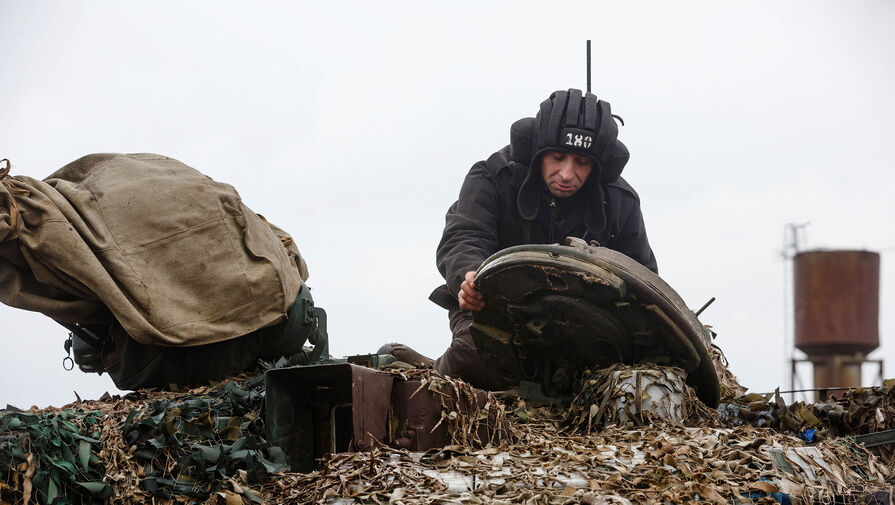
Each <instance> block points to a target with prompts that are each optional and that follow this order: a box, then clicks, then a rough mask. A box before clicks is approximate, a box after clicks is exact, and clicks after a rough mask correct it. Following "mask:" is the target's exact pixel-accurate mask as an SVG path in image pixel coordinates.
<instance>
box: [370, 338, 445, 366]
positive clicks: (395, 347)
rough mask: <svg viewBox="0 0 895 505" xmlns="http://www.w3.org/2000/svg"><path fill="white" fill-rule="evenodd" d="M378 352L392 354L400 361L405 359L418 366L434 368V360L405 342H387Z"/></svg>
mask: <svg viewBox="0 0 895 505" xmlns="http://www.w3.org/2000/svg"><path fill="white" fill-rule="evenodd" d="M376 354H391V355H392V356H394V357H395V359H397V360H398V361H403V362H404V363H407V364H408V365H412V366H415V367H417V368H432V363H433V360H432V359H431V358H427V357H425V356H423V355H422V354H420V353H418V352H416V351H414V350H413V349H411V348H409V347H407V346H406V345H404V344H395V343H392V344H385V345H384V346H382V347H380V348H379V350H378V351H376Z"/></svg>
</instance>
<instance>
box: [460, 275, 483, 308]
mask: <svg viewBox="0 0 895 505" xmlns="http://www.w3.org/2000/svg"><path fill="white" fill-rule="evenodd" d="M474 278H475V272H474V271H473V272H466V278H465V279H464V280H463V284H460V293H458V294H457V300H458V301H459V302H460V308H461V309H463V310H471V311H473V312H478V311H480V310H482V309H483V308H484V307H485V295H483V294H482V292H481V291H479V290H478V289H476V288H475V285H473V283H472V280H473V279H474Z"/></svg>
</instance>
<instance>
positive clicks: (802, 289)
mask: <svg viewBox="0 0 895 505" xmlns="http://www.w3.org/2000/svg"><path fill="white" fill-rule="evenodd" d="M879 265H880V257H879V254H878V253H875V252H870V251H826V250H813V251H803V252H799V253H797V254H796V255H795V256H794V257H793V281H794V294H793V306H794V316H795V346H796V348H798V349H799V350H801V351H802V352H804V353H805V354H806V355H807V358H806V359H793V360H792V374H793V379H795V374H796V363H798V362H805V361H807V362H811V363H812V364H813V368H814V388H816V389H819V390H820V391H819V393H820V394H819V395H816V397H815V400H818V399H819V400H824V399H826V392H827V390H830V389H833V390H835V389H836V388H848V387H857V386H861V385H862V384H861V365H862V364H864V363H867V362H871V363H878V364H879V367H880V380H882V367H883V362H882V360H867V354H869V353H870V352H871V351H873V350H874V349H876V348H877V347H879Z"/></svg>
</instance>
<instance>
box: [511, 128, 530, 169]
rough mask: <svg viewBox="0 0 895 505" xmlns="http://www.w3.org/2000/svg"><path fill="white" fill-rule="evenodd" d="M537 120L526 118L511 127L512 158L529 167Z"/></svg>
mask: <svg viewBox="0 0 895 505" xmlns="http://www.w3.org/2000/svg"><path fill="white" fill-rule="evenodd" d="M534 133H535V118H533V117H524V118H522V119H520V120H518V121H516V122H515V123H513V126H510V157H511V158H513V159H514V160H516V162H521V163H523V164H525V165H528V163H529V160H531V148H532V144H533V143H534Z"/></svg>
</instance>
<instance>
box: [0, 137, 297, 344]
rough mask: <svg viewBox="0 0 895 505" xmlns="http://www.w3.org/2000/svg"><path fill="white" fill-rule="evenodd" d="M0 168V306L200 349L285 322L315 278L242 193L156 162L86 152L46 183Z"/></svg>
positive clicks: (168, 161)
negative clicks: (304, 285)
mask: <svg viewBox="0 0 895 505" xmlns="http://www.w3.org/2000/svg"><path fill="white" fill-rule="evenodd" d="M5 165H6V167H4V166H3V165H0V180H2V184H0V301H2V302H3V303H5V304H7V305H10V306H13V307H18V308H21V309H26V310H32V311H37V312H42V313H43V314H46V315H47V316H49V317H51V318H53V319H56V320H58V321H63V322H73V323H81V324H91V323H105V322H111V321H112V319H113V318H114V319H117V320H118V321H119V322H120V323H121V325H122V326H123V327H124V329H125V330H126V331H127V332H128V334H130V335H131V336H132V337H133V338H134V339H135V340H136V341H138V342H140V343H143V344H156V345H168V346H193V345H201V344H209V343H212V342H219V341H223V340H227V339H231V338H235V337H239V336H242V335H245V334H247V333H249V332H252V331H254V330H257V329H259V328H262V327H265V326H268V325H271V324H274V323H276V322H279V321H281V320H282V319H283V318H284V317H285V314H286V312H287V310H288V309H289V306H290V305H291V304H292V302H293V301H294V299H295V296H296V294H297V293H298V289H299V286H300V285H301V281H303V280H305V279H307V277H308V270H307V266H306V265H305V262H304V260H303V259H302V257H301V255H300V254H299V251H298V249H297V248H296V246H295V244H294V243H293V242H292V239H291V237H290V236H289V235H288V234H287V233H286V232H284V231H283V230H281V229H279V228H277V227H275V226H273V225H270V224H269V223H268V222H267V221H266V220H265V219H264V218H263V217H262V216H260V215H258V214H255V213H254V212H252V210H251V209H249V208H248V207H246V206H245V205H244V204H243V203H242V200H241V199H240V197H239V194H237V192H236V190H235V189H234V188H233V187H232V186H230V185H228V184H223V183H220V182H215V181H214V180H212V179H211V178H209V177H207V176H205V175H203V174H202V173H200V172H198V171H197V170H195V169H193V168H190V167H188V166H187V165H184V164H183V163H181V162H179V161H177V160H175V159H172V158H168V157H165V156H160V155H157V154H91V155H87V156H84V157H83V158H80V159H78V160H76V161H74V162H72V163H69V164H68V165H66V166H64V167H62V168H61V169H59V170H57V171H56V172H54V173H53V174H51V175H50V176H49V177H47V178H46V179H44V180H42V181H39V180H36V179H32V178H30V177H24V176H10V175H9V174H8V167H9V165H8V162H7V163H5Z"/></svg>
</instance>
